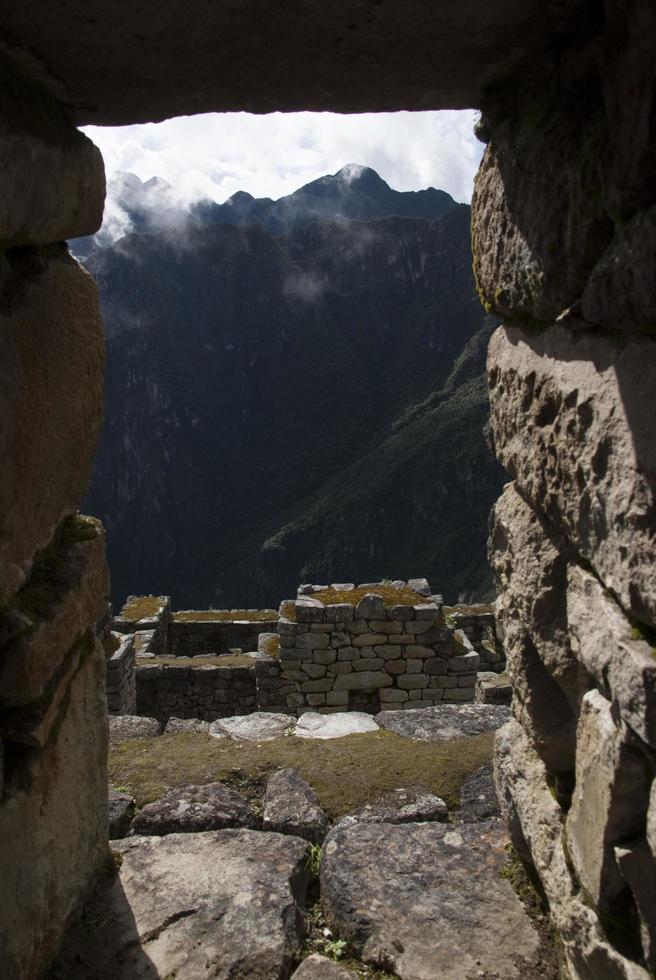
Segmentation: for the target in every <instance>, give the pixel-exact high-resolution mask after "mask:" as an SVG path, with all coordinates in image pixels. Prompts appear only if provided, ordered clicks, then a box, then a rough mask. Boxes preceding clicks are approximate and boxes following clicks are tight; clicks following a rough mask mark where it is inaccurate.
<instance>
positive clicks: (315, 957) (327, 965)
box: [291, 953, 356, 980]
mask: <svg viewBox="0 0 656 980" xmlns="http://www.w3.org/2000/svg"><path fill="white" fill-rule="evenodd" d="M355 976H356V974H355V973H352V972H351V970H347V969H346V967H345V966H341V965H340V964H339V963H335V961H334V960H329V959H328V957H327V956H320V955H319V954H318V953H313V954H312V955H311V956H308V958H307V959H305V960H303V962H302V963H301V965H300V966H299V968H298V969H297V970H295V971H294V973H292V976H291V980H354V977H355Z"/></svg>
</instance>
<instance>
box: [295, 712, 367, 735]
mask: <svg viewBox="0 0 656 980" xmlns="http://www.w3.org/2000/svg"><path fill="white" fill-rule="evenodd" d="M379 727H380V726H379V725H377V724H376V722H375V721H374V719H373V716H372V715H368V714H366V713H365V712H364V711H336V712H335V713H334V714H332V715H321V714H319V712H318V711H306V712H305V713H304V714H302V715H301V717H300V718H299V719H298V724H297V725H296V728H295V729H294V735H297V736H298V737H299V738H343V737H344V736H345V735H358V734H361V733H363V732H377V731H378V729H379Z"/></svg>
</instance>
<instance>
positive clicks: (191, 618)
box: [171, 609, 278, 623]
mask: <svg viewBox="0 0 656 980" xmlns="http://www.w3.org/2000/svg"><path fill="white" fill-rule="evenodd" d="M171 619H174V620H175V621H176V622H185V623H187V622H191V623H222V622H228V623H231V622H234V621H235V620H242V621H244V620H245V621H246V622H249V623H268V622H270V621H271V620H277V619H278V613H277V612H276V611H275V609H256V610H255V611H251V610H248V609H188V610H181V611H180V612H174V613H171Z"/></svg>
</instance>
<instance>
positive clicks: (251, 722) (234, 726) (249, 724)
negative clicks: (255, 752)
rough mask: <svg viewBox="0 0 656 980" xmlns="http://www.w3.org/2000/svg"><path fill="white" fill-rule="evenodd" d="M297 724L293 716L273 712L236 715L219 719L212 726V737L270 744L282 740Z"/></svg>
mask: <svg viewBox="0 0 656 980" xmlns="http://www.w3.org/2000/svg"><path fill="white" fill-rule="evenodd" d="M295 724H296V718H294V717H293V716H292V715H283V714H276V713H275V712H273V711H256V712H254V713H253V714H252V715H234V716H233V717H232V718H219V719H218V720H217V721H213V722H212V724H211V725H210V735H214V736H215V737H216V736H218V737H219V738H222V737H223V736H226V735H227V736H228V737H229V738H234V739H237V740H240V739H244V740H245V741H248V742H268V741H270V740H271V739H272V738H280V736H281V735H284V734H285V733H286V732H288V731H289V730H290V729H291V728H292V726H293V725H295Z"/></svg>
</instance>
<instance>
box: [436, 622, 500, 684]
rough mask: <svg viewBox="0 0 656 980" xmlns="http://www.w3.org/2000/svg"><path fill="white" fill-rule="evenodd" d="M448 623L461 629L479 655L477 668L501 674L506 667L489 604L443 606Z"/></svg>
mask: <svg viewBox="0 0 656 980" xmlns="http://www.w3.org/2000/svg"><path fill="white" fill-rule="evenodd" d="M444 615H445V617H446V620H447V622H448V623H449V625H451V626H453V627H454V628H455V629H459V630H462V632H463V633H464V634H465V635H466V636H467V638H468V639H469V642H470V643H471V645H472V646H473V648H474V650H475V651H476V653H477V654H478V655H479V657H480V658H481V659H480V666H479V670H488V671H493V672H494V673H495V674H501V673H502V672H503V671H504V670H505V669H506V658H505V655H504V652H503V647H502V646H501V643H500V641H499V638H498V636H497V628H496V614H495V611H494V607H493V606H490V605H474V606H445V607H444Z"/></svg>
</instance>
